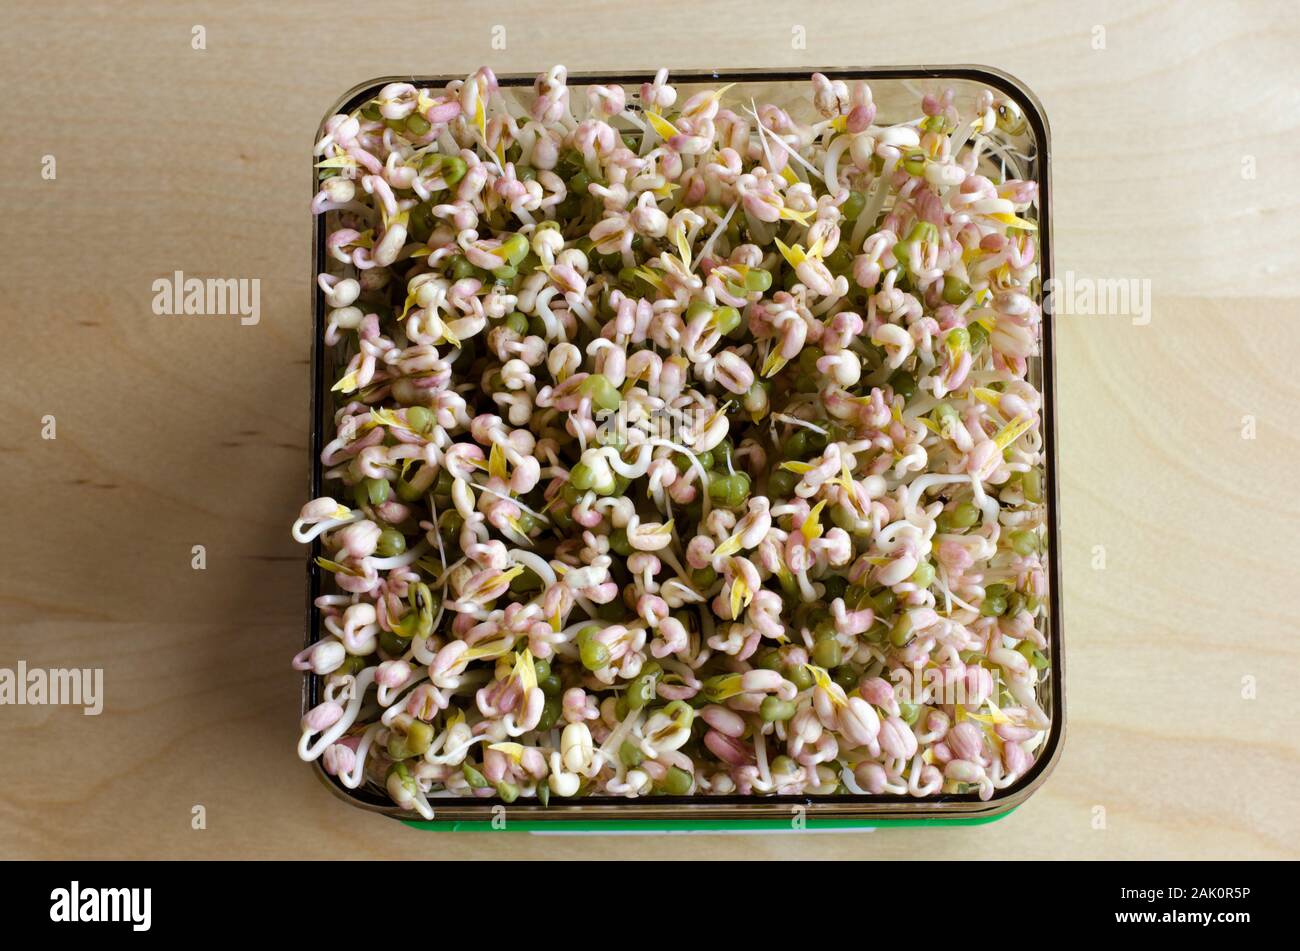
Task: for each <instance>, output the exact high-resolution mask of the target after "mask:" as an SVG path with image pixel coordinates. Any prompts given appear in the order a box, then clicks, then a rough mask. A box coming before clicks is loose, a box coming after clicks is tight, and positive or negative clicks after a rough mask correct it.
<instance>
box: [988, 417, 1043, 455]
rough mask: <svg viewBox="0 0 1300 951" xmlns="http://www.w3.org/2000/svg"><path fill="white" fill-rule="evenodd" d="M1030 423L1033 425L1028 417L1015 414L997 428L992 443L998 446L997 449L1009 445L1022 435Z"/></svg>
mask: <svg viewBox="0 0 1300 951" xmlns="http://www.w3.org/2000/svg"><path fill="white" fill-rule="evenodd" d="M1032 425H1034V421H1033V420H1032V419H1029V418H1028V417H1026V416H1017V417H1016V418H1015V419H1013V420H1012V421H1011V422H1009V423H1007V424H1006V425H1005V426H1003V427H1002V428H1001V429H1000V430H998V434H997V435H996V436H994V437H993V443H994V445H996V446H997V447H998V449H1006V448H1007V446H1010V445H1011V444H1012V443H1013V442H1015V441H1016V440H1017V439H1019V438H1020V437H1021V436H1023V435H1024V434H1025V432H1026V431H1027V430H1028V429H1029V427H1030V426H1032Z"/></svg>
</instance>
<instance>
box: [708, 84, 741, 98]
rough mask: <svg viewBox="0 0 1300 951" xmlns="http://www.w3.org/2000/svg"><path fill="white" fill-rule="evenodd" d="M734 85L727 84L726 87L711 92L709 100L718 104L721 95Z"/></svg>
mask: <svg viewBox="0 0 1300 951" xmlns="http://www.w3.org/2000/svg"><path fill="white" fill-rule="evenodd" d="M734 85H736V84H735V83H727V85H725V86H723V87H722V88H721V89H715V90H713V92H711V93H709V98H710V99H712V100H713V101H714V102H718V101H719V100H720V99H721V98H722V94H723V93H724V92H726V91H727V90H728V89H730V88H731V87H732V86H734Z"/></svg>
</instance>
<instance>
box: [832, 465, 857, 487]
mask: <svg viewBox="0 0 1300 951" xmlns="http://www.w3.org/2000/svg"><path fill="white" fill-rule="evenodd" d="M831 481H832V482H834V483H836V484H838V485H840V486H842V487H843V488H844V490H845V491H847V492H852V491H853V473H852V472H851V471H850V470H849V462H848V460H847V459H841V460H840V477H839V478H838V479H832V480H831Z"/></svg>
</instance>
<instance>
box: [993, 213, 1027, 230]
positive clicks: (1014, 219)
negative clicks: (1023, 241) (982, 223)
mask: <svg viewBox="0 0 1300 951" xmlns="http://www.w3.org/2000/svg"><path fill="white" fill-rule="evenodd" d="M989 217H990V218H992V219H993V220H995V221H1000V222H1002V223H1003V224H1005V225H1010V226H1011V227H1013V228H1023V229H1024V230H1025V231H1037V230H1038V225H1036V224H1034V223H1033V222H1032V221H1029V220H1027V219H1025V218H1021V217H1019V216H1018V215H1013V214H1011V213H1010V212H1001V213H999V214H996V215H989Z"/></svg>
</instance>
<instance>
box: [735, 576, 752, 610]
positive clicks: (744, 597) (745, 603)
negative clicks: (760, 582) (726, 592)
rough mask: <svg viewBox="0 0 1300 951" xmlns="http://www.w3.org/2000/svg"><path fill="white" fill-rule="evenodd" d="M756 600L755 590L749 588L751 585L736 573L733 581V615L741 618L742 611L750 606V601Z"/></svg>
mask: <svg viewBox="0 0 1300 951" xmlns="http://www.w3.org/2000/svg"><path fill="white" fill-rule="evenodd" d="M753 600H754V592H753V591H750V590H749V585H748V584H747V583H746V582H745V579H744V577H743V576H741V575H736V577H735V578H733V579H732V581H731V616H732V618H735V619H739V617H740V612H741V611H743V610H744V609H745V608H747V607H749V602H751V601H753Z"/></svg>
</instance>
